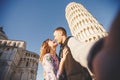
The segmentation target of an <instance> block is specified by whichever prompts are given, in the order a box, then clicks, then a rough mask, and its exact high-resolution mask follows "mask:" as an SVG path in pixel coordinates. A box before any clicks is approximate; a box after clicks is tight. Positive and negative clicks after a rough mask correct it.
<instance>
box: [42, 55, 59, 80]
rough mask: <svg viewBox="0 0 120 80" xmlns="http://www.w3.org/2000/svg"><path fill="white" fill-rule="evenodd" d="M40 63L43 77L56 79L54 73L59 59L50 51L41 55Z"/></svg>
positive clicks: (48, 79) (46, 79)
mask: <svg viewBox="0 0 120 80" xmlns="http://www.w3.org/2000/svg"><path fill="white" fill-rule="evenodd" d="M42 65H43V69H44V79H45V80H57V78H56V75H57V70H58V66H59V61H58V58H57V56H55V55H52V54H50V53H48V54H46V55H45V56H44V57H43V61H42Z"/></svg>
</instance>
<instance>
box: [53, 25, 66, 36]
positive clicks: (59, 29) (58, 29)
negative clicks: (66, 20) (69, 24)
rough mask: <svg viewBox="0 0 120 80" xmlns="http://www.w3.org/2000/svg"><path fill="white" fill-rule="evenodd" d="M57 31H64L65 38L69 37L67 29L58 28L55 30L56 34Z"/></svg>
mask: <svg viewBox="0 0 120 80" xmlns="http://www.w3.org/2000/svg"><path fill="white" fill-rule="evenodd" d="M55 31H62V33H63V34H64V35H65V36H67V32H66V30H65V28H63V27H57V28H56V29H55V30H54V32H55Z"/></svg>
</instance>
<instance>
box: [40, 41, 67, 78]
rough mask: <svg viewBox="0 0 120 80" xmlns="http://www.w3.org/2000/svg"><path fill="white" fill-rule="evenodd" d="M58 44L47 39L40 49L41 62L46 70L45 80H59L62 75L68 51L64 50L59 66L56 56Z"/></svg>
mask: <svg viewBox="0 0 120 80" xmlns="http://www.w3.org/2000/svg"><path fill="white" fill-rule="evenodd" d="M56 47H57V43H56V42H55V41H54V40H51V39H46V40H45V41H44V42H43V43H42V46H41V49H40V62H41V63H42V66H43V68H44V79H45V80H57V79H58V78H59V76H60V75H61V73H62V70H63V64H64V61H65V59H66V55H67V49H64V50H63V58H62V59H61V62H60V64H59V60H58V57H57V55H56Z"/></svg>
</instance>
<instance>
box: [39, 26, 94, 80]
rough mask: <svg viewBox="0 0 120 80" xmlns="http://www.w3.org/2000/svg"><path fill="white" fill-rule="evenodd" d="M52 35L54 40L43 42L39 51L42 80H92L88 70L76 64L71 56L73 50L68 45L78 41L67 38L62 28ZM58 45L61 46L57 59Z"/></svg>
mask: <svg viewBox="0 0 120 80" xmlns="http://www.w3.org/2000/svg"><path fill="white" fill-rule="evenodd" d="M53 35H54V40H51V39H47V40H45V41H44V42H43V43H42V46H41V49H40V62H41V63H42V66H43V68H44V80H92V78H91V76H90V74H89V72H88V70H87V69H86V68H85V67H83V66H81V65H80V64H79V63H78V62H76V61H75V60H74V58H73V56H72V54H71V53H72V51H74V50H73V49H72V47H70V46H69V45H68V44H71V46H72V44H74V43H75V42H78V41H77V40H76V39H75V38H74V37H68V36H67V32H66V30H65V29H64V28H63V27H58V28H56V29H55V30H54V33H53ZM58 44H60V45H61V46H60V53H59V57H58V56H57V54H56V47H57V45H58ZM74 47H76V48H77V47H79V46H74ZM74 49H75V48H74Z"/></svg>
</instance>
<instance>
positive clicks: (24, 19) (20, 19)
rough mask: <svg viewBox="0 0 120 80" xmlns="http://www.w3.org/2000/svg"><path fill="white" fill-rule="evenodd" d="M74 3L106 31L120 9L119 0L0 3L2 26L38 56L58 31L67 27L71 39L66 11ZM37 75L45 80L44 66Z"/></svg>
mask: <svg viewBox="0 0 120 80" xmlns="http://www.w3.org/2000/svg"><path fill="white" fill-rule="evenodd" d="M73 1H74V2H78V3H81V4H82V5H83V6H84V7H86V9H87V10H88V11H89V12H90V13H91V14H92V15H93V16H94V17H95V18H96V19H97V20H98V22H99V23H101V24H102V25H103V27H104V28H105V29H106V31H109V29H110V25H111V24H112V22H113V20H114V17H115V15H116V14H117V11H118V9H120V1H119V0H0V26H2V27H3V30H4V31H5V33H6V35H7V36H8V38H9V39H11V40H22V41H25V42H26V44H27V45H26V49H27V50H29V51H32V52H35V53H37V54H39V52H40V46H41V44H42V42H43V41H44V40H45V39H47V38H51V39H53V30H54V29H55V28H56V27H58V26H62V27H64V28H65V29H66V30H67V33H68V35H71V32H70V30H69V27H68V23H67V20H66V18H65V8H66V6H67V4H69V3H70V2H73ZM58 51H59V50H57V52H58ZM37 73H38V74H37V79H36V80H43V68H42V66H41V64H39V66H38V72H37Z"/></svg>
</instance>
